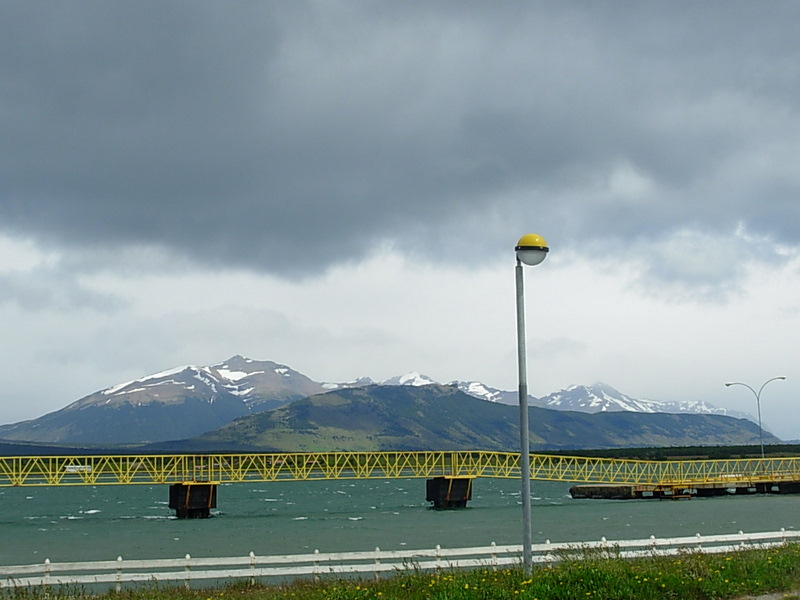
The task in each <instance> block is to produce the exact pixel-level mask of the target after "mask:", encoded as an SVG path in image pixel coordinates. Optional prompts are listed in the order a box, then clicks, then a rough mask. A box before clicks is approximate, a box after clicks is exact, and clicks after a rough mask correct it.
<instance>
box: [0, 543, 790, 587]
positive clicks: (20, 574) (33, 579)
mask: <svg viewBox="0 0 800 600" xmlns="http://www.w3.org/2000/svg"><path fill="white" fill-rule="evenodd" d="M798 539H800V531H794V530H789V531H787V530H785V529H781V530H780V531H773V532H763V533H743V532H741V531H740V532H738V533H736V534H732V535H700V534H699V533H698V534H697V535H694V536H687V537H675V538H656V537H655V536H651V537H649V538H647V539H639V540H616V541H614V540H607V539H605V538H602V539H601V540H599V541H590V542H569V543H550V541H547V542H546V543H544V544H534V545H533V547H532V554H533V562H534V563H536V564H540V565H541V564H554V563H556V562H558V561H559V560H563V559H564V558H566V557H578V558H580V557H581V556H582V555H585V554H587V553H592V556H598V555H600V556H606V557H609V558H612V557H613V558H616V557H621V558H637V557H644V556H669V555H675V554H680V553H682V552H703V553H726V552H735V551H738V550H744V549H748V548H765V547H775V546H781V545H785V544H786V543H788V542H793V541H797V540H798ZM521 564H522V546H521V545H519V544H518V545H510V546H498V545H496V544H495V543H492V544H491V545H489V546H484V547H474V548H441V547H440V546H436V547H435V548H433V549H429V550H381V549H380V548H375V550H370V551H366V552H338V553H321V552H319V551H318V550H316V551H314V552H313V553H309V554H288V555H274V556H258V555H256V554H254V553H253V552H250V553H249V554H248V555H245V556H239V557H227V558H193V557H191V556H189V555H188V554H187V555H186V556H185V557H183V558H167V559H154V560H123V558H122V557H121V556H120V557H117V559H116V560H107V561H94V562H51V561H50V560H45V561H44V562H43V563H37V564H30V565H12V566H0V590H2V589H4V588H5V589H9V588H11V589H13V588H27V587H36V586H60V585H65V586H68V585H107V586H108V587H109V588H115V589H116V590H117V591H120V590H121V589H122V587H123V585H124V584H136V583H139V584H148V583H149V584H152V583H168V582H172V583H175V582H182V583H183V585H184V586H185V587H186V588H190V587H191V585H192V584H193V583H198V582H209V581H212V582H220V581H227V580H231V579H247V580H251V581H257V580H276V579H277V580H280V581H286V580H292V579H297V578H302V577H311V578H314V579H319V578H322V577H331V576H333V577H347V576H359V577H365V576H371V577H374V578H375V579H380V577H381V576H382V575H395V574H402V573H403V572H405V571H411V570H414V571H418V570H448V569H467V568H469V569H476V568H485V569H497V568H500V567H505V568H507V567H517V566H521Z"/></svg>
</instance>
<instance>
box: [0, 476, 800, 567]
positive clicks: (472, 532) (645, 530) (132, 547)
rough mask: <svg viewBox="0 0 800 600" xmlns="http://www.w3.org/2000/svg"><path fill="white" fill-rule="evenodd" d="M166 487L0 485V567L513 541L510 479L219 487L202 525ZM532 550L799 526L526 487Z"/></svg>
mask: <svg viewBox="0 0 800 600" xmlns="http://www.w3.org/2000/svg"><path fill="white" fill-rule="evenodd" d="M168 496H169V489H168V486H166V485H164V486H156V485H153V486H150V485H147V486H144V485H131V486H95V487H82V486H76V487H26V488H0V565H10V564H29V563H39V562H42V561H44V559H45V558H49V559H50V560H52V561H73V560H109V559H111V560H113V559H115V558H116V557H117V556H122V557H123V558H126V559H137V558H178V557H183V556H184V555H185V554H190V555H192V556H196V557H201V556H245V555H247V554H248V553H249V552H251V551H252V552H255V553H256V554H259V555H267V554H294V553H305V552H309V551H313V550H314V549H319V550H320V552H344V551H350V550H371V549H374V548H375V547H380V548H381V549H383V550H399V549H421V548H433V547H434V546H436V545H437V544H439V545H441V546H442V547H450V548H454V547H463V546H487V545H489V544H490V543H491V542H496V543H498V544H519V543H521V538H522V534H521V521H522V517H521V508H520V500H519V499H520V493H519V482H518V481H515V480H501V479H478V480H476V481H475V483H474V487H473V499H472V501H471V502H470V504H469V508H467V509H464V510H454V511H437V510H432V509H430V508H429V507H428V503H427V502H426V501H425V481H424V480H423V479H392V480H352V481H351V480H340V481H315V482H273V483H237V484H227V485H221V486H220V487H219V490H218V500H217V504H218V508H217V509H216V510H215V511H213V514H214V515H215V516H214V517H213V518H211V519H199V520H178V519H175V518H174V516H173V511H172V510H170V509H169V507H168V506H167V502H168ZM532 496H533V508H532V513H533V541H534V543H539V542H543V541H545V540H546V539H549V540H551V541H552V542H562V541H588V540H598V539H600V538H601V537H603V536H605V537H606V538H607V539H609V540H615V539H616V540H619V539H638V538H645V537H649V536H650V535H655V536H657V537H672V536H678V535H694V534H695V533H701V534H703V535H710V534H717V533H736V532H738V531H739V530H742V531H744V532H757V531H776V530H779V529H781V528H786V529H795V528H798V527H800V511H798V509H799V508H800V496H790V495H785V496H779V495H763V496H728V497H717V498H695V499H692V500H683V501H669V500H662V501H659V500H623V501H619V500H573V499H572V498H571V497H570V496H569V484H568V483H554V482H537V481H535V482H533V492H532Z"/></svg>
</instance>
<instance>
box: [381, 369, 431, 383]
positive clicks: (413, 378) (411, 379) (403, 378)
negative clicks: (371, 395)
mask: <svg viewBox="0 0 800 600" xmlns="http://www.w3.org/2000/svg"><path fill="white" fill-rule="evenodd" d="M437 383H438V382H437V381H434V380H433V379H431V378H430V377H428V376H427V375H422V374H421V373H417V372H416V371H412V372H410V373H406V374H405V375H398V376H396V377H392V378H391V379H387V380H385V381H382V382H381V385H412V386H420V385H436V384H437Z"/></svg>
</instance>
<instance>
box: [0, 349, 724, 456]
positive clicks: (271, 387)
mask: <svg viewBox="0 0 800 600" xmlns="http://www.w3.org/2000/svg"><path fill="white" fill-rule="evenodd" d="M373 385H378V386H383V387H392V386H401V387H424V386H439V387H440V388H441V387H442V384H439V383H438V382H436V381H434V380H433V379H431V378H430V377H428V376H426V375H423V374H421V373H418V372H411V373H407V374H404V375H400V376H396V377H393V378H390V379H387V380H384V381H382V382H380V383H376V382H374V381H373V380H372V379H370V378H368V377H362V378H359V379H357V380H354V381H351V382H345V383H320V382H316V381H313V380H312V379H310V378H309V377H307V376H306V375H303V374H302V373H299V372H298V371H295V370H293V369H292V368H291V367H288V366H287V365H284V364H281V363H276V362H273V361H257V360H253V359H250V358H246V357H243V356H240V355H235V356H233V357H231V358H230V359H228V360H226V361H223V362H220V363H216V364H214V365H210V366H205V367H196V366H191V365H185V366H180V367H176V368H173V369H168V370H165V371H161V372H158V373H154V374H151V375H147V376H144V377H142V378H139V379H136V380H133V381H127V382H124V383H120V384H116V385H113V386H109V387H107V388H105V389H103V390H99V391H97V392H94V393H92V394H89V395H87V396H84V397H83V398H81V399H79V400H76V401H74V402H72V403H70V404H68V405H67V406H65V407H64V408H62V409H60V410H57V411H54V412H51V413H48V414H46V415H44V416H42V417H39V418H37V419H32V420H28V421H22V422H19V423H14V424H9V425H2V426H0V439H3V440H7V441H25V442H45V443H73V444H142V443H153V442H163V441H168V440H178V439H189V438H195V437H197V436H201V435H203V434H204V433H207V432H212V431H216V430H218V429H220V428H222V427H224V426H225V425H227V424H228V423H231V422H232V421H234V420H235V419H238V418H241V417H246V416H248V415H251V414H254V413H260V412H263V411H269V410H273V409H277V408H279V407H281V406H284V405H286V404H288V403H291V402H294V401H298V400H303V399H304V398H308V397H309V396H314V395H317V394H323V393H325V392H334V391H341V390H345V389H356V388H363V387H369V386H373ZM446 386H449V387H452V388H456V389H459V390H460V391H462V392H464V393H465V394H467V395H469V396H470V397H473V398H479V399H481V400H485V401H488V402H490V403H497V404H505V405H509V404H514V405H516V404H517V393H515V392H506V391H502V390H498V389H496V388H492V387H490V386H487V385H485V384H483V383H481V382H476V381H472V382H463V381H453V382H450V383H449V384H446ZM529 403H530V405H531V406H532V407H541V408H548V409H556V410H560V411H565V410H569V411H577V412H582V413H592V412H623V411H626V410H629V411H630V410H634V411H635V412H642V413H653V414H655V413H659V412H661V413H663V412H670V411H665V410H660V409H661V408H663V407H664V406H667V405H665V404H663V403H657V402H654V401H643V400H636V399H633V398H631V397H629V396H625V395H624V394H621V393H620V392H618V391H617V390H615V389H614V388H612V387H611V386H608V385H607V384H595V385H594V386H570V387H569V388H566V389H565V390H561V391H560V392H555V393H553V394H550V395H549V396H545V397H544V398H541V399H537V398H529ZM679 404H680V403H676V404H675V406H674V407H673V411H672V412H674V413H676V414H677V413H681V412H684V413H689V412H696V413H698V414H714V410H715V407H710V405H705V404H702V405H698V406H695V407H694V409H692V408H691V407H688V408H687V407H684V406H683V405H679ZM722 411H724V409H722Z"/></svg>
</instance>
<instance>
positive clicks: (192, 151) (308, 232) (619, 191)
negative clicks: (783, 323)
mask: <svg viewBox="0 0 800 600" xmlns="http://www.w3.org/2000/svg"><path fill="white" fill-rule="evenodd" d="M0 13H1V14H0V130H1V131H2V136H3V140H4V141H3V144H2V146H1V147H0V177H1V178H2V181H3V185H2V189H0V231H4V232H6V233H8V234H11V235H15V236H20V237H33V238H35V239H37V240H38V241H39V243H41V244H43V245H52V246H56V247H61V248H62V249H64V248H66V249H72V251H75V252H86V251H92V250H93V249H99V248H108V247H120V248H122V247H127V246H153V245H155V246H163V247H165V248H166V249H168V250H170V251H172V252H174V253H175V254H177V255H179V256H186V257H190V258H192V259H193V260H196V261H199V262H204V263H209V264H226V263H227V264H231V263H232V264H239V265H242V266H245V267H252V268H257V269H263V270H266V271H271V272H276V273H284V274H286V273H289V272H303V271H308V270H314V269H320V268H325V267H326V266H329V265H331V264H334V263H336V262H338V261H344V260H355V259H358V258H360V257H361V256H363V255H364V254H365V253H366V252H368V251H369V250H370V249H372V248H374V247H375V245H376V244H378V243H380V242H381V241H388V242H390V243H394V244H396V245H397V246H399V247H401V248H405V249H408V250H415V251H418V252H422V253H429V254H431V256H432V258H434V259H435V258H436V257H437V256H438V257H440V258H442V259H446V258H447V251H446V249H445V250H443V246H446V244H444V243H443V242H442V240H443V239H445V238H447V237H448V236H452V230H453V229H454V228H456V227H466V228H472V230H471V231H469V232H468V233H470V234H473V235H470V236H465V239H470V240H478V241H477V242H475V244H474V245H475V246H476V247H477V248H476V249H475V250H474V251H475V252H476V254H478V253H480V252H479V251H491V252H494V251H496V250H497V248H498V247H502V248H504V249H505V246H508V245H509V242H507V241H504V242H503V243H502V244H501V245H498V240H497V239H495V237H497V238H498V239H500V236H503V238H502V239H504V238H505V237H507V236H508V235H509V232H510V235H511V237H512V238H514V237H515V236H516V235H517V232H522V231H524V230H527V229H529V228H541V229H544V228H546V229H547V231H548V232H550V233H549V234H548V236H549V237H551V238H553V237H555V238H557V239H559V240H561V243H562V244H569V243H572V242H575V241H576V240H587V241H588V243H587V245H591V242H592V240H597V241H603V240H608V239H634V238H635V239H637V240H641V239H642V238H647V237H650V236H653V237H656V238H660V237H661V236H664V235H667V234H669V233H670V232H674V231H680V230H684V229H690V230H692V231H695V230H708V231H710V232H712V233H719V232H725V231H728V232H730V231H732V230H734V229H735V228H736V226H737V224H740V223H742V224H745V225H746V226H747V227H748V228H751V229H753V230H755V231H757V232H759V233H761V234H763V235H766V236H770V237H773V238H774V239H775V240H778V241H783V242H786V243H790V244H797V243H798V241H799V238H800V230H799V229H798V227H800V225H798V224H799V223H800V214H798V207H800V203H798V202H797V201H796V198H797V195H798V188H799V187H800V178H798V177H797V175H796V172H797V169H796V166H795V165H796V164H797V152H798V150H800V144H798V142H797V140H798V139H800V115H798V105H797V100H796V98H797V97H799V96H798V93H800V89H798V87H800V86H798V82H799V79H800V76H799V70H800V60H798V59H799V58H800V41H798V36H797V35H796V24H797V22H798V17H800V5H798V4H796V3H792V2H785V3H781V2H775V3H770V4H769V5H762V4H757V3H749V2H725V3H676V2H664V3H659V4H656V3H647V4H635V3H630V4H628V3H607V4H600V3H586V4H579V3H542V4H536V3H506V4H496V3H494V4H491V5H489V4H484V3H446V2H445V3H398V4H392V3H337V4H333V5H331V4H326V3H305V2H302V3H301V2H292V3H278V2H275V3H270V2H260V3H205V2H136V3H110V2H75V3H55V2H52V3H50V2H42V3H30V2H10V3H5V4H4V5H3V7H2V8H0ZM615 178H616V179H615ZM617 180H618V181H620V182H621V183H620V184H619V185H616V184H613V182H614V181H617ZM609 182H611V183H609ZM631 182H632V183H631ZM491 219H497V220H499V225H497V224H496V225H495V226H494V227H493V228H491V227H489V226H488V222H489V221H490V220H491ZM510 243H511V244H513V239H512V241H511V242H510Z"/></svg>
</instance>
